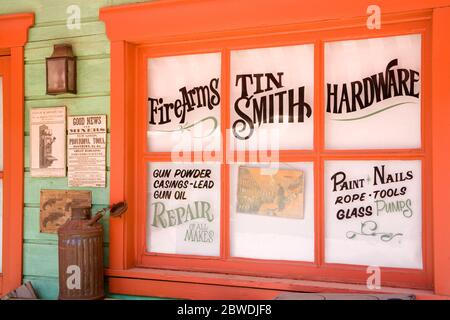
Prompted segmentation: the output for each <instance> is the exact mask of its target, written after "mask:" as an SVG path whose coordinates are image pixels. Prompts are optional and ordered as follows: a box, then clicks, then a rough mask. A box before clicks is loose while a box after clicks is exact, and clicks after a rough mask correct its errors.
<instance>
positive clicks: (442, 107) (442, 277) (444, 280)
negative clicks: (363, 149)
mask: <svg viewBox="0 0 450 320" xmlns="http://www.w3.org/2000/svg"><path fill="white" fill-rule="evenodd" d="M449 30H450V8H441V9H436V10H435V11H434V13H433V58H432V61H433V70H432V73H433V78H432V81H433V89H432V90H433V92H432V95H433V104H432V117H433V123H432V127H431V128H432V134H433V212H434V216H433V220H434V221H433V226H434V232H433V236H434V266H435V267H434V287H435V291H436V293H437V294H442V295H447V296H450V232H449V228H450V211H449V205H448V202H449V196H450V184H449V181H450V90H449V87H450V33H449Z"/></svg>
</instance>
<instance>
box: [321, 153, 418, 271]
mask: <svg viewBox="0 0 450 320" xmlns="http://www.w3.org/2000/svg"><path fill="white" fill-rule="evenodd" d="M383 166H384V167H383ZM375 168H378V169H377V170H378V171H376V169H375ZM344 175H345V176H344ZM324 177H325V199H324V201H325V261H326V262H327V263H341V264H355V265H368V266H383V267H397V268H413V269H421V268H422V174H421V161H419V160H412V161H400V160H392V161H326V162H325V174H324ZM382 182H384V184H383V183H382ZM345 196H346V197H347V198H345ZM383 196H384V198H383ZM339 197H342V199H341V198H339ZM361 197H364V198H363V199H361ZM350 199H351V200H353V201H352V202H348V201H351V200H350ZM369 208H371V209H369ZM354 210H355V211H354ZM352 213H353V215H352ZM358 215H360V216H358Z"/></svg>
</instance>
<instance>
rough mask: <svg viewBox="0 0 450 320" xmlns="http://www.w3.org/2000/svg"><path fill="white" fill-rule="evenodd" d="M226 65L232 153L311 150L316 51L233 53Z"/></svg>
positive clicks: (308, 48) (293, 48) (307, 48)
mask: <svg viewBox="0 0 450 320" xmlns="http://www.w3.org/2000/svg"><path fill="white" fill-rule="evenodd" d="M230 59H231V62H230V63H231V67H230V68H231V70H230V73H231V79H230V81H231V83H230V95H231V106H230V110H231V123H230V127H231V128H230V129H231V133H230V137H231V147H232V149H234V150H257V149H260V150H268V149H272V150H277V149H285V150H292V149H312V146H313V109H314V105H313V99H314V45H312V44H308V45H298V46H287V47H274V48H263V49H250V50H235V51H231V53H230ZM292 132H296V134H295V135H292V134H290V133H292Z"/></svg>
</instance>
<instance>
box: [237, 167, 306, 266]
mask: <svg viewBox="0 0 450 320" xmlns="http://www.w3.org/2000/svg"><path fill="white" fill-rule="evenodd" d="M245 166H246V167H258V168H277V166H278V164H276V165H272V166H269V165H268V164H261V163H260V164H256V163H255V164H245ZM274 166H275V167H274ZM239 167H240V164H234V165H232V166H231V172H230V183H231V187H230V233H231V255H232V256H233V257H245V258H256V259H272V260H292V261H294V260H296V261H314V166H313V163H310V162H302V163H280V164H279V166H278V168H279V169H294V170H302V171H303V176H304V202H303V210H304V211H303V213H304V214H303V219H295V218H285V217H279V216H266V215H260V214H249V213H242V212H237V209H238V207H237V202H238V201H237V192H238V172H239ZM272 173H274V174H275V173H276V171H272V170H268V171H267V174H269V175H270V174H272ZM261 192H263V190H261Z"/></svg>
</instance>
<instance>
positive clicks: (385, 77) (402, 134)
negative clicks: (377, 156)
mask: <svg viewBox="0 0 450 320" xmlns="http://www.w3.org/2000/svg"><path fill="white" fill-rule="evenodd" d="M420 75H421V36H420V35H407V36H396V37H387V38H376V39H366V40H351V41H337V42H329V43H326V44H325V108H326V116H325V144H326V147H327V148H329V149H391V148H420V146H421V131H420V128H421V124H420V110H421V100H420V98H421V96H420V94H421V90H420V82H421V78H420ZM381 129H382V130H381Z"/></svg>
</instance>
